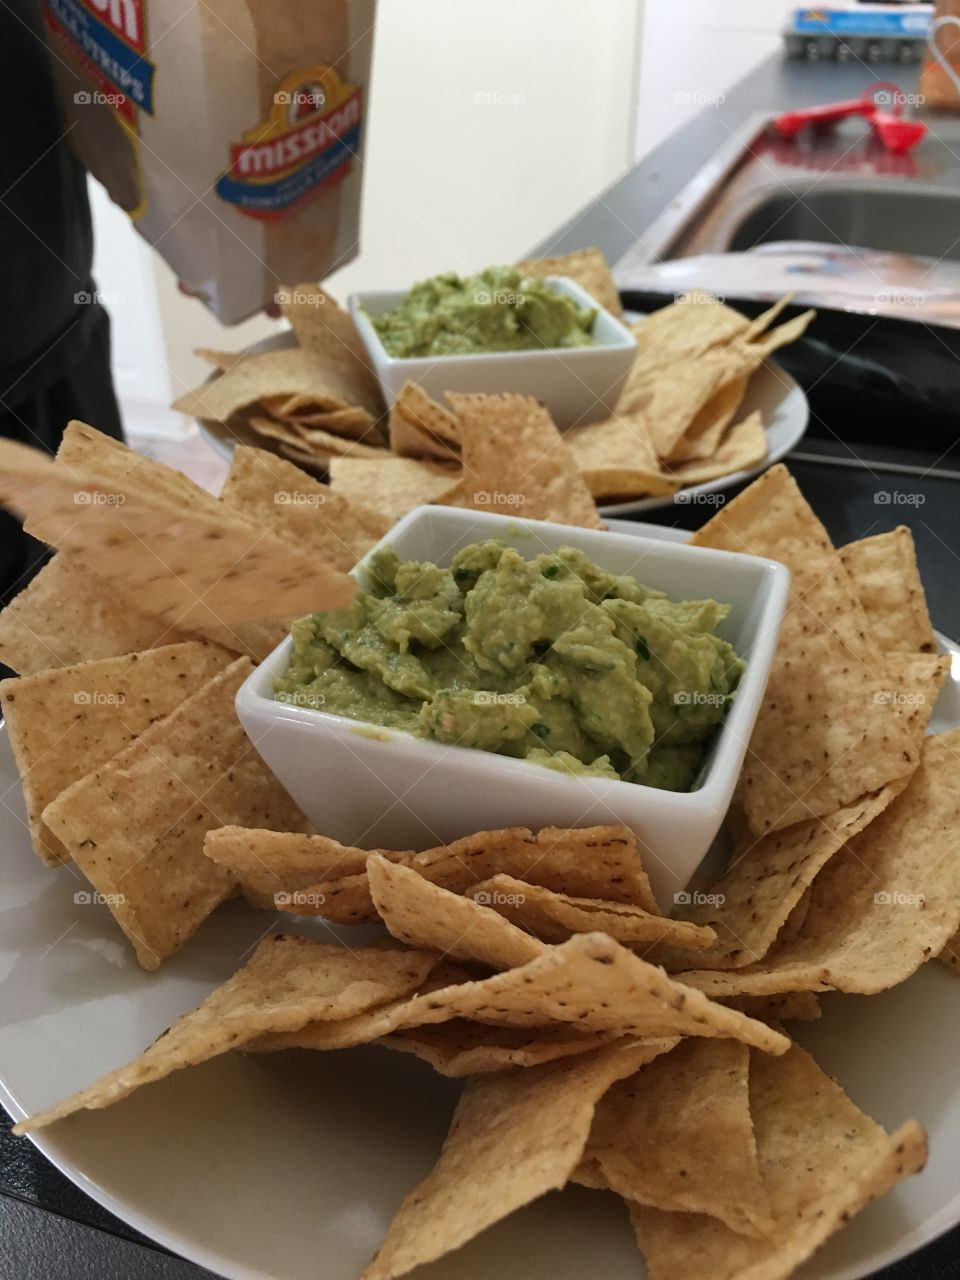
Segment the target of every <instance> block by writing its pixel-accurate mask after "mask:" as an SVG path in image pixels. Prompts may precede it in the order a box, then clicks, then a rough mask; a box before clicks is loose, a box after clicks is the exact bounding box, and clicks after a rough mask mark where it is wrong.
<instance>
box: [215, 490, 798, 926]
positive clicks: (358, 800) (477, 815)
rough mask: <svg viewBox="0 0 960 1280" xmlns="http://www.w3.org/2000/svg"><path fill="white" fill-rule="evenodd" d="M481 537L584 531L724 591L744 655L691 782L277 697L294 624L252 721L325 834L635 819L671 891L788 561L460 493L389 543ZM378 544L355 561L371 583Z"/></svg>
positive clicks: (664, 574)
mask: <svg viewBox="0 0 960 1280" xmlns="http://www.w3.org/2000/svg"><path fill="white" fill-rule="evenodd" d="M485 538H499V539H501V540H502V541H503V542H505V543H506V544H507V545H508V546H511V547H515V548H516V549H517V550H519V551H521V552H522V553H523V555H524V556H526V557H527V558H530V557H533V556H535V555H538V554H540V552H543V551H556V550H557V549H559V548H560V547H576V548H579V549H580V550H581V551H583V552H584V553H585V554H586V555H587V556H589V557H590V558H591V559H592V560H594V561H595V562H596V563H597V564H599V565H600V566H601V567H602V568H604V569H606V570H608V571H609V572H611V573H617V574H629V575H630V576H632V577H635V578H637V579H638V580H639V581H640V582H642V583H644V584H646V585H647V586H651V587H657V588H659V589H660V590H662V591H665V592H666V593H667V594H668V595H669V596H671V597H672V598H673V599H702V598H706V597H713V598H715V599H717V600H719V601H721V602H722V603H725V604H729V605H730V606H731V611H730V615H729V617H728V618H727V619H726V621H725V622H724V623H723V624H722V626H721V627H720V629H719V634H720V635H721V636H722V637H723V638H724V639H726V640H729V641H730V643H731V644H732V645H733V646H734V648H735V650H736V651H737V653H738V654H739V655H740V656H741V657H742V658H744V659H745V660H746V664H747V665H746V670H745V671H744V674H743V678H742V679H741V682H740V686H739V689H738V691H737V696H736V698H735V700H734V702H733V705H732V707H731V709H730V712H729V714H728V716H727V718H726V720H725V721H724V723H723V725H722V726H721V728H720V730H719V732H717V733H716V734H715V736H714V738H713V740H712V742H711V744H710V747H709V749H708V753H707V758H706V763H705V767H704V769H703V772H702V775H701V782H700V785H699V786H697V788H696V789H695V790H693V791H690V792H671V791H661V790H659V789H657V788H654V787H645V786H642V785H639V784H637V783H631V782H622V781H619V780H616V781H614V780H611V779H606V778H580V777H573V776H569V775H566V774H563V773H558V772H554V771H553V770H550V769H546V768H543V767H542V766H540V765H536V764H532V763H529V762H528V761H525V760H514V759H512V758H509V757H507V756H500V755H495V754H493V753H491V752H486V751H479V750H476V749H474V748H470V747H452V746H446V745H444V744H443V743H439V742H434V741H431V740H429V739H426V738H417V737H414V736H413V735H412V734H408V733H402V732H398V731H396V730H392V729H384V728H383V727H381V726H379V725H367V724H361V723H359V722H357V721H355V720H348V719H345V718H344V717H343V716H337V715H331V714H329V713H327V712H324V711H317V710H314V709H312V708H308V707H298V706H292V705H289V704H287V703H281V702H276V701H274V698H273V680H274V677H275V676H277V675H280V674H282V673H283V672H284V671H285V670H286V668H287V665H288V663H289V660H290V650H291V648H292V640H291V639H290V638H289V637H288V638H287V639H286V640H284V641H283V643H282V644H280V645H278V647H277V648H276V649H275V650H274V651H273V653H271V654H270V656H269V657H268V658H267V659H266V660H265V661H264V662H262V663H261V664H260V666H259V667H258V668H257V669H256V671H254V672H253V674H252V675H251V676H250V677H249V679H248V680H247V681H246V682H245V683H244V684H243V686H242V687H241V688H240V690H239V692H238V694H237V714H238V715H239V717H240V721H241V723H242V724H243V727H244V729H245V730H246V732H247V734H248V735H249V737H250V739H251V741H252V742H253V744H254V745H255V747H256V748H257V750H258V751H259V753H260V755H261V756H262V757H263V759H264V760H265V761H266V763H267V764H268V765H269V767H270V768H271V769H272V770H273V772H274V773H275V774H276V776H277V777H278V778H279V780H280V781H281V782H282V783H283V785H284V786H285V787H286V788H287V790H288V791H289V792H290V794H291V795H292V796H293V798H294V800H295V801H296V802H297V804H298V805H299V806H300V808H301V809H302V810H303V812H304V813H305V814H306V815H307V817H308V818H309V819H310V821H311V822H313V823H314V825H315V826H316V828H317V830H318V831H321V832H323V834H324V835H329V836H333V837H334V838H335V839H337V840H340V841H342V842H343V843H345V844H352V845H357V846H359V847H361V848H365V849H374V848H387V849H425V848H429V847H431V846H433V845H438V844H443V843H446V842H447V841H450V840H455V839H458V838H459V837H460V836H465V835H469V834H471V833H472V832H474V831H483V830H490V829H495V828H498V827H509V826H525V827H531V828H533V829H534V830H537V829H539V828H540V827H545V826H561V827H565V826H566V827H586V826H595V825H598V824H603V823H622V824H624V825H626V826H628V827H630V828H631V829H632V830H633V831H634V832H635V833H636V835H637V838H638V840H639V841H640V845H641V848H642V850H643V855H644V859H645V866H646V869H647V871H648V873H649V875H650V878H651V881H652V883H653V887H654V892H655V893H656V894H657V897H658V900H659V901H660V903H661V905H662V906H664V907H668V906H669V905H670V904H671V902H672V900H673V898H674V895H675V894H676V893H677V892H678V891H679V890H681V889H683V887H684V886H685V885H686V884H687V882H688V881H689V879H690V877H691V875H692V874H693V872H694V871H695V870H696V868H697V866H698V865H699V863H700V862H701V860H702V859H703V856H704V854H705V853H706V852H707V850H708V848H709V847H710V844H711V843H712V841H713V839H714V837H715V836H716V834H717V831H718V830H719V827H720V824H721V822H722V821H723V817H724V815H725V813H726V811H727V808H728V807H729V804H730V800H731V797H732V795H733V790H734V787H735V785H736V781H737V777H738V775H739V772H740V768H741V765H742V763H743V756H744V752H745V750H746V747H747V743H748V741H749V739H750V734H751V732H752V730H753V726H754V722H755V721H756V718H757V713H758V712H759V709H760V703H761V700H762V698H763V693H764V689H765V687H766V683H767V678H768V676H769V673H770V666H771V663H772V661H773V655H774V650H775V646H776V642H777V635H778V633H779V629H780V623H781V621H782V618H783V612H784V609H785V606H786V600H787V590H788V585H789V573H788V572H787V570H786V569H785V568H784V566H783V565H781V564H778V563H777V562H776V561H773V560H764V559H760V558H758V557H756V556H745V555H734V554H732V553H729V552H725V551H711V550H707V549H705V548H702V547H688V546H685V545H683V544H677V543H667V542H661V541H659V540H656V539H648V538H635V537H631V536H630V535H627V534H615V533H605V532H598V531H595V530H590V529H579V528H572V527H570V526H568V525H559V524H548V523H545V522H540V521H533V520H519V519H514V518H511V517H509V516H501V515H495V514H487V513H485V512H476V511H466V510H460V509H457V508H451V507H418V508H416V509H415V510H414V511H411V512H410V513H409V515H407V516H405V517H404V519H403V520H401V521H400V523H399V524H397V525H396V526H395V527H394V528H393V529H392V530H391V531H390V533H389V534H387V535H386V537H385V538H384V539H383V541H382V542H381V543H380V544H378V545H379V546H383V545H388V546H391V547H392V548H393V549H394V550H395V551H396V552H397V554H398V555H399V556H400V557H401V559H405V560H431V561H433V562H434V563H437V564H441V565H446V564H449V563H450V561H451V559H452V558H453V556H454V555H455V554H456V552H457V551H459V550H460V549H461V548H462V547H465V546H468V545H469V544H470V543H472V542H479V541H482V540H483V539H485ZM375 550H377V548H373V550H372V551H371V552H370V553H369V555H368V556H366V557H365V558H364V559H363V560H362V561H361V562H360V564H359V565H358V566H357V568H356V570H354V572H355V573H356V575H357V577H358V578H359V580H360V581H361V583H363V582H364V574H365V566H366V564H367V562H368V560H369V558H370V555H372V554H373V552H374V551H375Z"/></svg>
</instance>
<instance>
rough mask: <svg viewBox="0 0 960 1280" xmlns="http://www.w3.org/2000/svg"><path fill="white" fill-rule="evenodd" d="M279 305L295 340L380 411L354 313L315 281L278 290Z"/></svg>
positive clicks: (377, 391)
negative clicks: (295, 337) (291, 327)
mask: <svg viewBox="0 0 960 1280" xmlns="http://www.w3.org/2000/svg"><path fill="white" fill-rule="evenodd" d="M280 306H281V310H282V311H283V314H284V315H285V316H286V318H287V319H288V320H289V321H290V324H291V325H292V326H293V331H294V333H295V334H296V335H297V341H298V342H299V344H300V346H301V347H302V348H303V349H304V350H305V351H307V352H309V353H311V354H312V355H314V356H316V358H317V359H318V360H320V361H321V362H322V363H324V364H331V363H332V364H333V366H334V367H335V368H337V369H338V370H339V371H340V373H341V376H342V377H345V378H348V379H349V385H350V386H351V387H352V389H353V394H354V395H355V396H356V397H357V401H358V403H360V404H363V405H365V406H366V407H367V408H368V409H370V411H371V412H372V413H373V414H374V416H375V417H376V416H379V414H380V413H381V412H382V411H383V400H382V397H381V393H380V384H379V382H378V381H377V377H376V374H375V372H374V370H373V368H372V367H371V364H370V357H369V355H368V353H367V348H366V347H365V346H364V342H363V339H362V338H361V337H360V332H359V330H358V329H357V326H356V325H355V324H354V321H353V316H351V315H350V313H349V312H348V311H345V310H344V309H343V307H341V306H340V305H339V304H338V303H337V301H336V300H335V299H334V298H333V297H332V296H331V295H330V294H329V293H327V292H326V290H324V289H321V288H320V286H319V285H317V284H310V283H306V284H298V285H294V286H293V288H285V289H283V290H281V291H280Z"/></svg>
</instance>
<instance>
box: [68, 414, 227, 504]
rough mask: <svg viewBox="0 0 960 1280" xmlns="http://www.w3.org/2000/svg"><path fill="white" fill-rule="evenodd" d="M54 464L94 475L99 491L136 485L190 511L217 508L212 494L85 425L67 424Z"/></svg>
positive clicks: (137, 451) (188, 479)
mask: <svg viewBox="0 0 960 1280" xmlns="http://www.w3.org/2000/svg"><path fill="white" fill-rule="evenodd" d="M57 462H59V463H62V464H63V466H65V467H76V468H77V469H78V470H80V471H86V472H87V473H88V474H90V475H95V476H96V477H97V482H98V485H99V486H100V487H101V488H102V489H111V488H116V489H117V490H119V491H120V492H125V491H126V489H127V488H128V487H129V486H130V485H136V486H138V487H139V488H140V489H142V490H143V492H144V493H147V494H153V495H155V496H158V497H163V498H165V499H168V500H169V501H171V502H173V503H175V504H176V505H177V506H186V507H188V508H189V509H190V510H193V511H207V512H211V511H216V509H217V500H216V498H215V497H214V496H213V494H212V493H208V492H207V490H206V489H202V488H201V487H200V485H198V484H195V483H194V482H193V481H192V480H191V479H190V477H189V476H186V475H184V474H183V472H182V471H177V470H176V469H175V468H174V467H168V466H166V465H165V464H164V463H162V462H157V460H156V459H155V458H150V457H148V456H147V455H146V454H143V453H140V452H139V450H137V449H130V448H128V447H127V446H126V445H125V444H124V443H123V442H122V441H121V440H115V439H114V438H113V436H108V435H104V433H103V432H102V431H97V429H96V428H95V427H91V426H88V425H87V423H85V422H78V421H76V420H74V421H72V422H69V423H67V426H66V429H65V430H64V433H63V437H62V439H61V441H60V447H59V448H58V449H57Z"/></svg>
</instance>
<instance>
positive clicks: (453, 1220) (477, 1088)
mask: <svg viewBox="0 0 960 1280" xmlns="http://www.w3.org/2000/svg"><path fill="white" fill-rule="evenodd" d="M651 1052H653V1050H651V1049H647V1048H645V1047H644V1046H637V1047H635V1048H627V1049H623V1048H620V1047H612V1048H607V1049H600V1050H597V1051H596V1052H594V1053H592V1054H589V1055H586V1056H583V1057H579V1058H575V1059H573V1060H572V1061H565V1062H558V1063H549V1064H547V1065H546V1066H540V1067H530V1068H529V1069H526V1070H522V1069H521V1070H514V1071H504V1072H499V1073H497V1074H495V1075H488V1076H479V1077H476V1078H475V1079H473V1080H471V1081H469V1082H468V1084H467V1085H466V1087H465V1088H464V1091H463V1093H462V1094H461V1096H460V1101H459V1102H458V1104H457V1109H456V1111H455V1112H454V1115H453V1119H452V1121H451V1123H450V1132H449V1133H448V1134H447V1138H446V1141H445V1142H444V1144H443V1149H442V1151H441V1152H440V1157H439V1159H438V1161H437V1164H436V1166H435V1167H434V1169H433V1171H432V1172H431V1173H430V1174H429V1176H428V1177H427V1178H426V1179H425V1181H423V1182H422V1183H421V1184H420V1186H419V1187H417V1188H416V1189H415V1190H414V1191H413V1192H411V1194H410V1195H408V1196H407V1198H406V1199H405V1200H404V1202H403V1204H402V1205H401V1206H400V1208H399V1210H398V1211H397V1214H396V1216H395V1217H394V1219H393V1221H392V1222H391V1224H390V1229H389V1231H388V1232H387V1238H386V1239H385V1240H384V1242H383V1245H382V1246H381V1248H380V1251H379V1253H378V1254H377V1256H376V1257H375V1258H374V1260H373V1262H371V1264H370V1266H369V1267H367V1269H366V1270H365V1271H364V1273H363V1276H362V1278H361V1280H390V1277H393V1276H402V1275H405V1274H406V1273H407V1272H408V1271H411V1270H412V1269H413V1268H414V1267H417V1266H419V1265H421V1264H422V1263H425V1262H431V1261H433V1259H435V1258H440V1257H442V1256H443V1255H444V1254H447V1253H449V1252H450V1251H451V1250H452V1249H456V1248H458V1247H459V1246H460V1245H462V1244H464V1243H465V1242H466V1241H467V1240H471V1239H473V1237H474V1236H476V1235H478V1234H479V1233H480V1232H481V1231H483V1230H484V1228H485V1227H489V1226H491V1225H492V1224H493V1223H494V1222H499V1221H500V1219H501V1218H505V1217H507V1215H508V1214H510V1213H513V1212H514V1210H515V1209H519V1208H521V1207H522V1206H523V1205H525V1204H529V1203H530V1201H531V1200H535V1199H536V1198H537V1197H538V1196H541V1195H544V1194H546V1192H548V1191H552V1190H557V1189H559V1188H560V1187H562V1186H564V1185H565V1184H566V1183H567V1181H568V1180H569V1178H570V1175H571V1174H572V1172H573V1170H574V1169H575V1167H576V1164H577V1161H578V1160H579V1158H580V1154H581V1152H582V1150H583V1145H584V1143H585V1142H586V1140H587V1135H588V1133H589V1132H590V1122H591V1120H592V1119H593V1113H594V1108H595V1106H596V1104H597V1102H598V1100H599V1099H600V1098H601V1097H602V1096H603V1094H604V1093H605V1092H606V1090H607V1089H608V1088H609V1087H610V1085H611V1084H612V1083H613V1082H614V1081H615V1080H618V1079H620V1078H621V1077H622V1076H624V1075H627V1074H630V1073H632V1072H633V1071H635V1070H636V1069H637V1067H638V1066H639V1065H640V1064H641V1063H642V1062H643V1061H644V1060H645V1059H646V1057H647V1056H648V1055H649V1054H650V1053H651Z"/></svg>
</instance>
